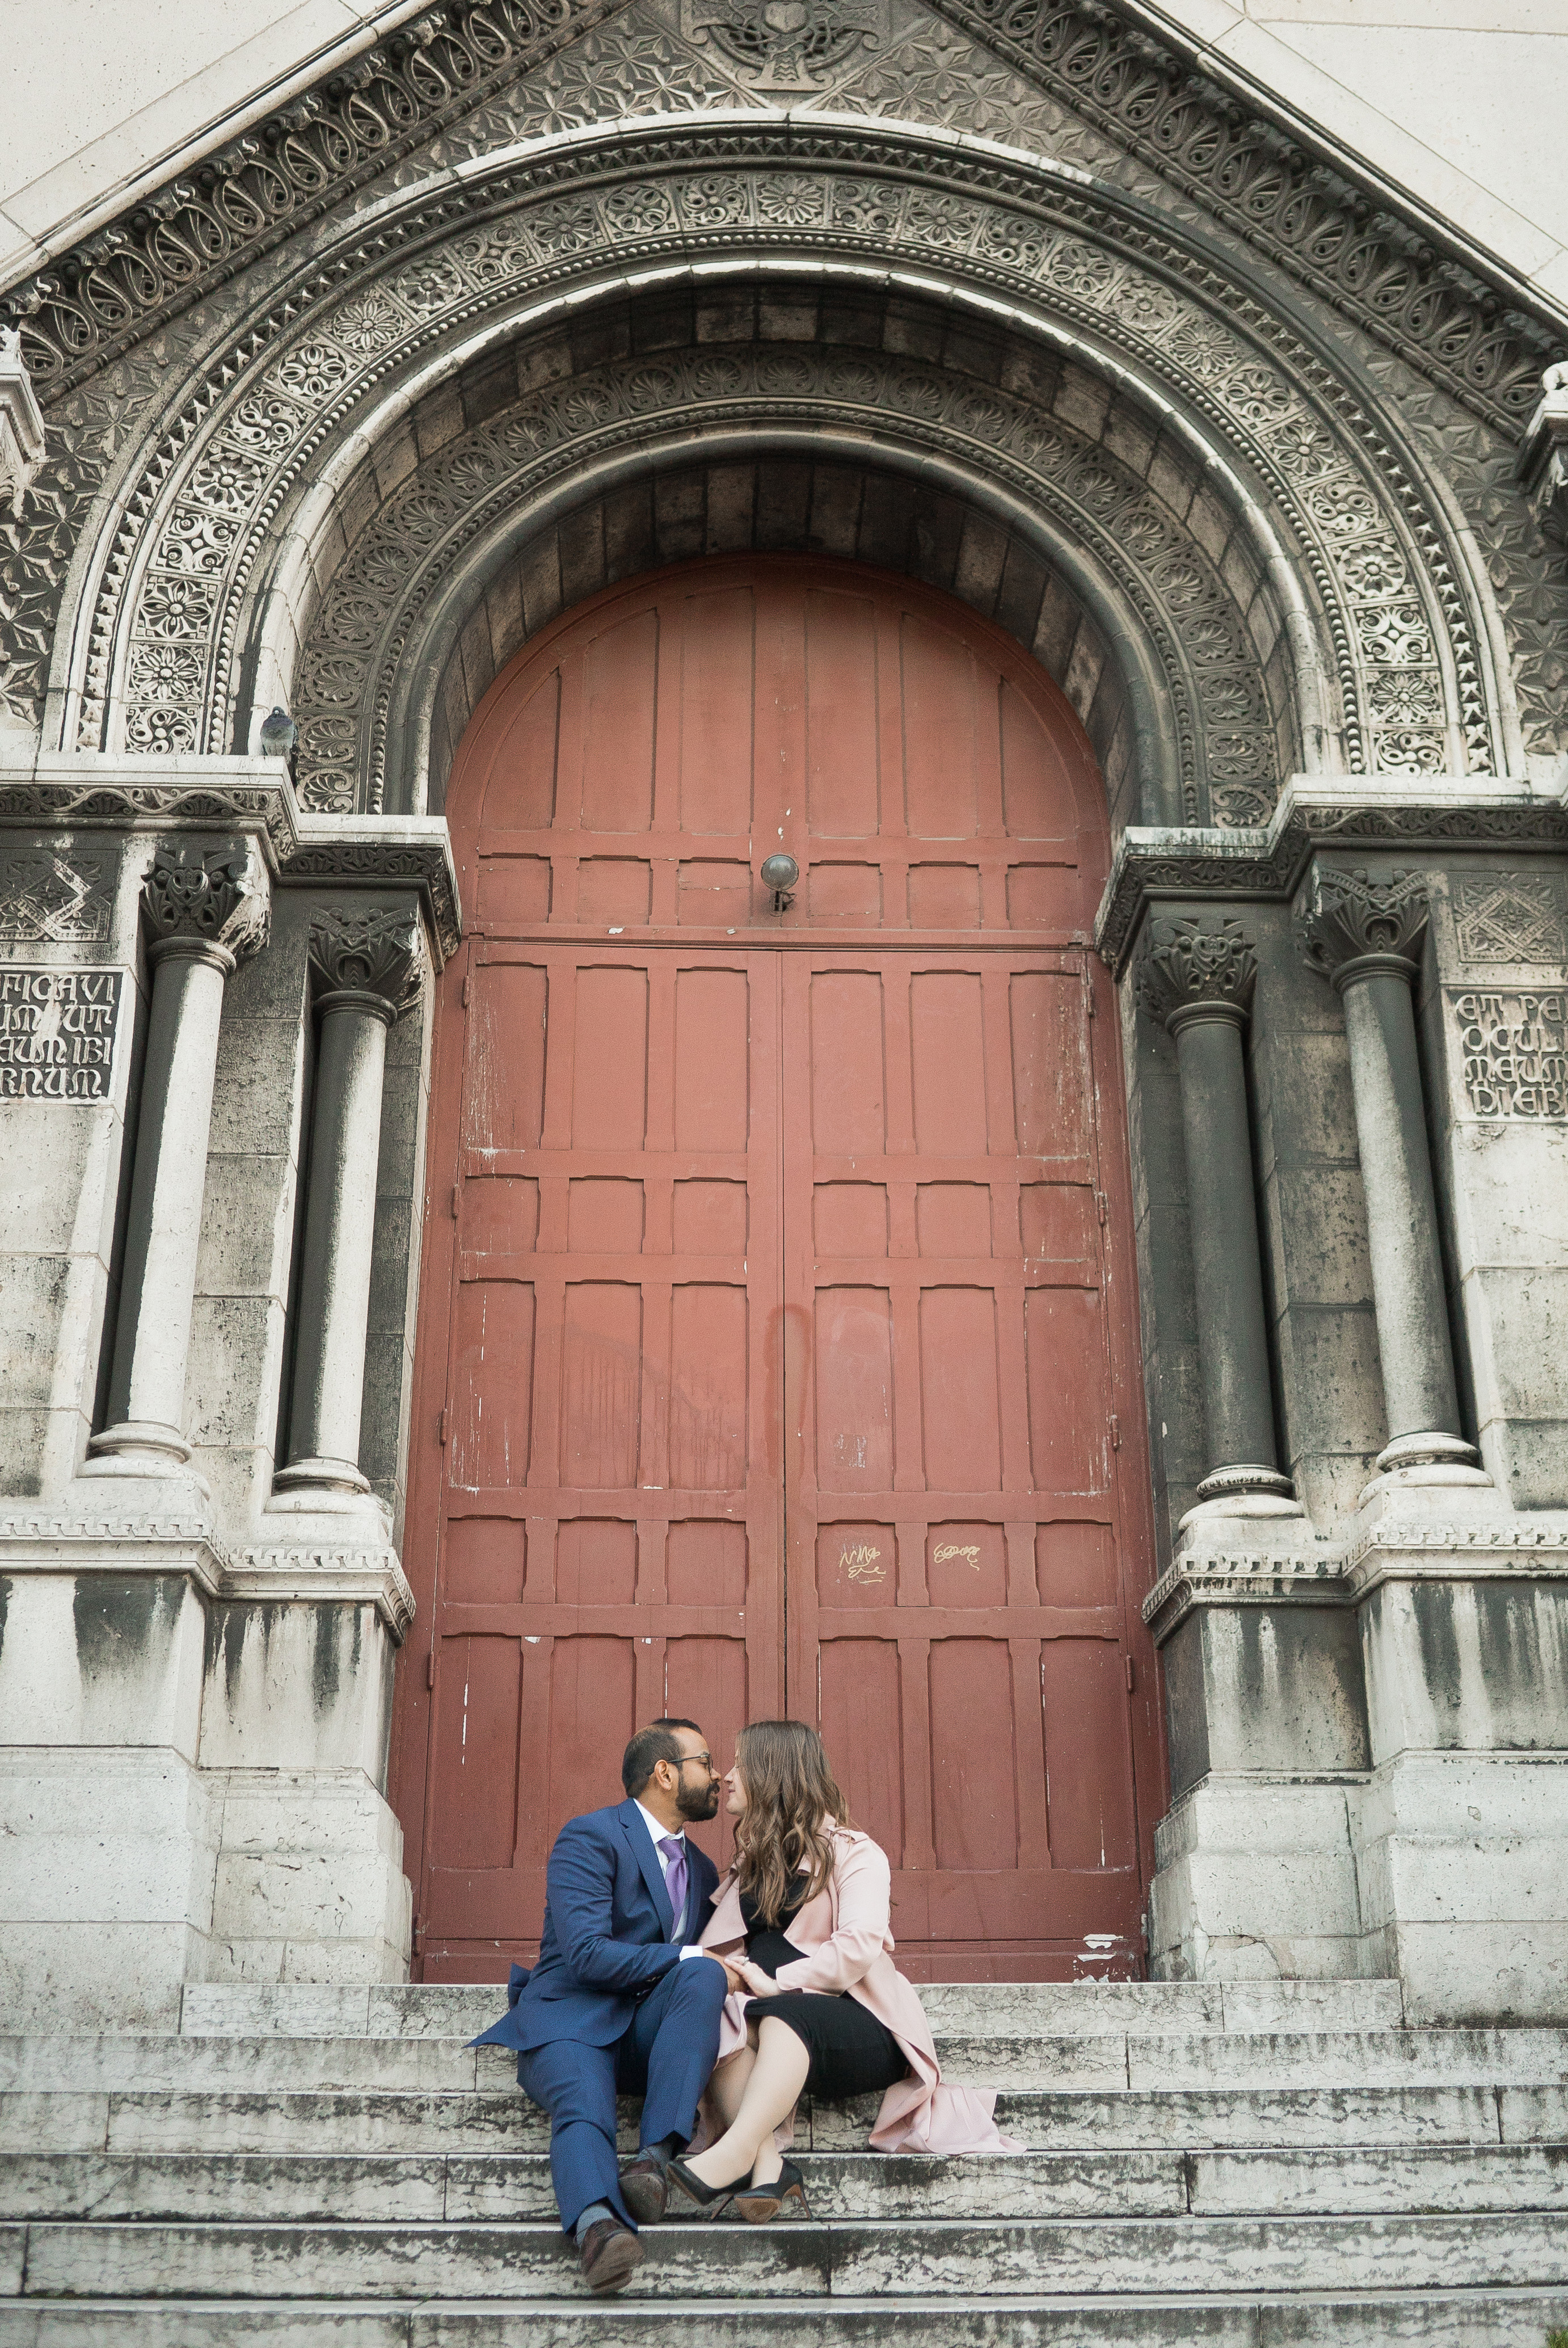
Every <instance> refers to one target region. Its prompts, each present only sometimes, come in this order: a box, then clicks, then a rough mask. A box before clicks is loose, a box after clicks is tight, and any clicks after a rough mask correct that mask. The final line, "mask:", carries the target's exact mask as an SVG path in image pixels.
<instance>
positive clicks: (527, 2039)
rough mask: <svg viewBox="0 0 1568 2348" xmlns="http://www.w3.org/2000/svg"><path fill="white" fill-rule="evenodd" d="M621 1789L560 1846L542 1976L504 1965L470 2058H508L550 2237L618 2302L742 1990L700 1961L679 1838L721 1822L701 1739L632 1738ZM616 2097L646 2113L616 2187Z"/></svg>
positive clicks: (669, 1731) (693, 1861)
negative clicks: (541, 2139) (506, 1973)
mask: <svg viewBox="0 0 1568 2348" xmlns="http://www.w3.org/2000/svg"><path fill="white" fill-rule="evenodd" d="M620 1777H621V1783H622V1784H623V1785H624V1787H626V1793H627V1798H626V1800H625V1801H624V1802H617V1803H615V1804H613V1805H612V1806H611V1807H610V1808H609V1809H604V1810H590V1811H589V1813H588V1815H587V1817H586V1818H572V1819H570V1820H569V1822H568V1824H567V1825H565V1826H564V1827H563V1828H561V1830H560V1833H559V1835H558V1836H557V1837H556V1845H555V1849H553V1850H552V1851H551V1853H550V1862H549V1871H548V1876H547V1878H546V1896H545V1923H544V1932H543V1935H542V1937H541V1940H540V1942H539V1961H538V1964H537V1965H536V1966H535V1967H534V1969H533V1971H532V1972H531V1973H524V1972H522V1970H521V1968H520V1967H518V1966H516V1965H514V1967H513V1968H512V2003H511V2005H510V2008H509V2010H508V2012H507V2013H505V2014H503V2015H502V2017H501V2019H500V2021H499V2022H497V2023H496V2024H493V2025H492V2026H491V2028H490V2029H488V2030H487V2031H486V2032H485V2034H484V2035H483V2036H482V2037H481V2038H479V2039H477V2040H476V2042H475V2044H477V2045H480V2046H515V2047H516V2048H517V2049H518V2085H519V2086H520V2087H523V2088H525V2089H526V2090H527V2092H528V2095H529V2096H532V2098H533V2100H534V2102H535V2103H536V2104H538V2105H539V2106H541V2107H542V2108H543V2109H544V2110H545V2111H547V2112H548V2114H549V2116H550V2176H551V2178H552V2180H553V2182H554V2185H555V2191H556V2201H557V2203H558V2205H559V2209H560V2215H561V2224H562V2225H563V2226H564V2227H565V2228H566V2230H567V2231H568V2233H569V2234H572V2235H574V2236H575V2238H576V2240H577V2245H578V2250H579V2254H580V2256H581V2260H582V2271H583V2274H584V2277H585V2278H586V2280H587V2281H588V2282H589V2286H590V2287H591V2288H592V2289H593V2290H594V2291H619V2290H620V2287H621V2285H622V2284H623V2283H624V2282H625V2281H627V2280H628V2278H629V2277H630V2274H631V2272H632V2270H633V2269H634V2268H636V2267H638V2266H641V2263H642V2245H641V2242H640V2241H639V2240H638V2238H637V2228H636V2219H638V2218H642V2219H651V2218H660V2217H662V2216H663V2214H664V2198H665V2169H666V2168H667V2166H668V2164H669V2161H670V2159H671V2156H672V2155H673V2154H675V2153H679V2152H683V2151H684V2150H685V2148H686V2146H687V2143H688V2142H689V2140H690V2138H691V2137H692V2132H693V2130H694V2129H695V2127H696V2124H697V2099H698V2097H699V2096H701V2094H702V2089H703V2088H704V2086H705V2085H707V2082H708V2075H709V2073H710V2072H711V2071H712V2067H713V2063H714V2059H715V2057H716V2056H717V2055H718V2051H719V2015H720V2013H721V2011H722V2009H723V2003H724V1996H725V1993H726V1992H727V1991H728V1990H729V1989H730V1988H732V1987H738V1986H739V1982H738V1980H737V1979H734V1978H733V1977H732V1974H731V1971H730V1969H729V1968H728V1967H727V1966H726V1965H725V1964H724V1963H723V1961H722V1960H721V1959H719V1958H716V1957H710V1956H708V1955H706V1954H705V1953H704V1952H703V1951H702V1950H701V1949H699V1948H698V1947H697V1946H696V1942H697V1940H698V1937H699V1935H700V1934H701V1932H702V1929H703V1927H704V1926H705V1924H706V1923H707V1921H708V1919H709V1917H710V1915H711V1914H712V1901H713V1892H714V1890H715V1888H716V1886H717V1884H718V1880H719V1872H718V1869H717V1868H715V1866H714V1865H713V1862H712V1859H709V1858H708V1856H707V1854H706V1853H705V1852H704V1851H701V1850H699V1849H697V1847H696V1845H695V1844H694V1843H692V1842H689V1841H688V1840H687V1838H686V1828H687V1825H688V1823H690V1822H695V1821H700V1820H702V1819H704V1818H713V1817H714V1816H716V1814H717V1811H718V1807H719V1777H718V1774H717V1772H716V1771H715V1770H714V1767H713V1761H712V1755H711V1754H710V1752H709V1750H708V1746H707V1742H706V1740H705V1738H704V1737H703V1735H702V1730H701V1729H700V1728H698V1727H697V1725H696V1724H695V1723H694V1722H693V1721H690V1720H656V1721H655V1722H654V1723H653V1725H652V1726H651V1727H650V1728H642V1729H639V1731H638V1733H637V1735H635V1736H634V1737H633V1738H632V1740H631V1742H630V1745H629V1746H627V1748H626V1756H625V1758H624V1760H623V1761H622V1763H621V1765H620ZM688 1961H689V1962H688ZM618 2093H619V2094H620V2095H624V2096H636V2095H641V2097H642V2099H643V2101H642V2126H641V2135H640V2138H639V2143H640V2147H641V2148H640V2150H639V2153H638V2157H637V2158H636V2159H635V2160H634V2161H633V2162H632V2163H631V2164H630V2168H628V2169H627V2171H626V2173H625V2175H624V2177H622V2176H620V2175H619V2174H618V2173H617V2168H616V2157H615V2098H616V2096H617V2094H618Z"/></svg>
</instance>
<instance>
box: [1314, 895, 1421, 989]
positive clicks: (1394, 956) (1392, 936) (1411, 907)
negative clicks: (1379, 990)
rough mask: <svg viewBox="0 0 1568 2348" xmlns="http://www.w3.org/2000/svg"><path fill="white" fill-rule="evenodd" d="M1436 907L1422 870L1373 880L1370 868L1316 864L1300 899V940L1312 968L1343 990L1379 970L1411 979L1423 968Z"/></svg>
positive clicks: (1321, 976)
mask: <svg viewBox="0 0 1568 2348" xmlns="http://www.w3.org/2000/svg"><path fill="white" fill-rule="evenodd" d="M1430 912H1431V897H1430V891H1429V890H1428V887H1427V883H1426V880H1424V878H1423V877H1422V875H1421V874H1420V873H1419V872H1396V873H1394V874H1392V875H1391V877H1390V878H1389V880H1370V879H1369V878H1368V875H1367V873H1366V872H1364V871H1360V870H1358V871H1354V872H1348V871H1345V870H1341V869H1340V868H1339V867H1337V866H1334V865H1324V864H1314V866H1313V868H1312V871H1311V874H1310V876H1309V878H1308V880H1307V885H1306V887H1305V888H1304V889H1303V891H1302V892H1301V895H1300V896H1299V897H1298V898H1297V899H1296V942H1297V944H1298V945H1299V947H1300V949H1301V953H1302V956H1303V959H1304V960H1305V961H1306V962H1307V964H1308V965H1309V967H1310V968H1312V969H1313V970H1315V971H1316V972H1317V974H1318V976H1319V977H1320V978H1326V979H1327V980H1328V981H1329V982H1330V983H1331V984H1332V985H1334V986H1336V987H1337V988H1338V990H1339V992H1340V994H1343V993H1344V992H1345V989H1346V987H1347V986H1349V985H1351V984H1352V983H1354V982H1355V981H1356V980H1357V979H1358V978H1370V977H1372V976H1373V975H1374V974H1375V973H1378V971H1384V972H1388V973H1391V974H1393V975H1394V976H1396V977H1399V978H1403V979H1405V980H1407V981H1410V980H1413V979H1414V978H1415V977H1416V975H1417V973H1418V972H1419V968H1420V955H1421V940H1422V938H1423V936H1424V935H1425V932H1426V926H1427V922H1428V919H1429V917H1430Z"/></svg>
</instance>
